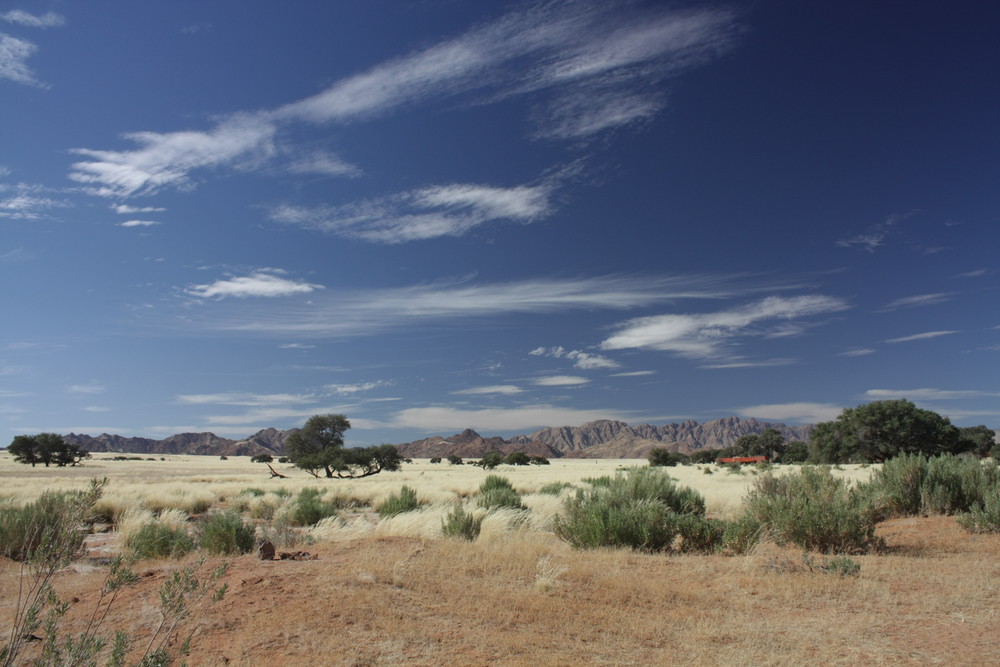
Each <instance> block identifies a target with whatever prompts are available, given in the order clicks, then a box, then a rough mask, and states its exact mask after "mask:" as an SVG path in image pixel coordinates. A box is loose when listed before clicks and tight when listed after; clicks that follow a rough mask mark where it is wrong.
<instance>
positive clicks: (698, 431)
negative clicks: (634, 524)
mask: <svg viewBox="0 0 1000 667" xmlns="http://www.w3.org/2000/svg"><path fill="white" fill-rule="evenodd" d="M767 428H776V429H778V431H780V432H781V434H782V435H783V436H784V437H785V439H786V440H807V439H808V438H809V431H810V429H811V428H812V427H811V426H786V425H784V424H772V423H769V422H761V421H757V420H756V419H740V418H739V417H726V418H724V419H717V420H715V421H710V422H705V423H703V424H700V423H698V422H696V421H686V422H680V423H674V424H664V425H662V426H654V425H651V424H640V425H638V426H629V425H628V424H626V423H625V422H621V421H612V420H608V419H600V420H597V421H592V422H587V423H586V424H584V425H583V426H559V427H550V428H543V429H540V430H538V431H535V432H534V433H532V434H530V435H517V436H514V437H512V438H509V439H506V440H505V439H503V438H500V437H489V438H484V437H483V436H481V435H479V434H478V433H476V432H475V431H473V430H472V429H466V430H465V431H462V432H461V433H456V434H455V435H452V436H448V437H443V436H440V435H435V436H432V437H430V438H424V439H423V440H415V441H413V442H407V443H403V444H401V445H397V446H398V447H399V451H400V453H401V454H402V455H403V456H404V457H407V458H430V457H432V456H440V457H445V456H451V455H453V454H454V455H457V456H461V457H462V458H481V457H482V456H483V454H486V453H487V452H491V451H498V452H501V453H502V454H505V455H506V454H510V453H511V452H516V451H521V452H525V453H526V454H529V455H532V456H544V457H546V458H560V457H564V456H566V457H571V458H616V459H628V458H645V457H646V456H647V455H648V454H649V450H650V449H652V448H653V447H666V448H667V449H669V450H672V451H677V452H682V453H684V454H690V453H691V452H694V451H697V450H699V449H706V448H707V449H717V448H720V447H728V446H730V445H732V444H733V443H735V442H736V441H737V440H738V439H739V438H740V436H744V435H748V434H750V433H760V432H761V431H763V430H765V429H767ZM296 430H298V429H291V430H288V431H280V430H278V429H274V428H268V429H264V430H263V431H258V432H257V433H255V434H254V435H252V436H250V437H249V438H245V439H243V440H230V439H228V438H222V437H219V436H217V435H215V434H214V433H180V434H178V435H172V436H170V437H169V438H164V439H163V440H153V439H150V438H126V437H124V436H120V435H109V434H107V433H103V434H101V435H99V436H97V437H92V436H89V435H77V434H75V433H70V434H69V435H66V436H63V437H64V438H65V440H66V441H67V442H69V443H72V444H75V445H79V446H80V447H81V448H82V449H85V450H87V451H90V452H128V453H132V454H202V455H209V456H222V455H225V456H254V455H256V454H271V455H280V454H281V453H282V451H283V450H284V446H285V439H286V438H287V437H288V436H289V434H291V433H293V432H295V431H296Z"/></svg>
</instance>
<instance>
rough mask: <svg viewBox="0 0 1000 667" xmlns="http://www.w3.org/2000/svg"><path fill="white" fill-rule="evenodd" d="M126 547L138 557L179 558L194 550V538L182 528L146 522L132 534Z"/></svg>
mask: <svg viewBox="0 0 1000 667" xmlns="http://www.w3.org/2000/svg"><path fill="white" fill-rule="evenodd" d="M124 546H125V548H126V549H128V550H129V551H131V552H132V554H133V555H134V556H135V557H136V558H138V559H140V560H141V559H145V558H180V557H181V556H184V555H186V554H188V553H190V552H192V551H194V540H192V539H191V538H190V537H189V536H188V534H187V531H186V530H184V529H183V528H171V527H170V526H167V525H164V524H162V523H156V522H154V523H147V524H146V525H144V526H143V527H142V528H140V529H139V530H138V531H137V532H136V533H135V534H134V535H132V536H131V537H130V538H129V540H128V543H127V544H125V545H124Z"/></svg>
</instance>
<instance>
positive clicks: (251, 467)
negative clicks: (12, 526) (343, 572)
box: [0, 454, 871, 541]
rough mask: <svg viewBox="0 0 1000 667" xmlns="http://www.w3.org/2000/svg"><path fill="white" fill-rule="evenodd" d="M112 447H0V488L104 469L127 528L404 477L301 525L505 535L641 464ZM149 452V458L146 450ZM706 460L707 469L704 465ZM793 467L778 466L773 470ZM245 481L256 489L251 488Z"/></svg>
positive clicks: (723, 486)
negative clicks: (322, 462) (458, 528)
mask: <svg viewBox="0 0 1000 667" xmlns="http://www.w3.org/2000/svg"><path fill="white" fill-rule="evenodd" d="M112 456H113V455H112V454H96V455H95V456H94V458H92V459H90V460H87V461H85V462H84V464H83V465H80V466H78V467H70V468H54V467H53V468H44V467H34V468H32V467H30V466H25V465H22V464H18V463H14V461H13V459H12V458H11V457H10V456H9V455H7V454H2V455H0V488H2V491H0V496H6V497H8V498H9V499H10V500H9V501H10V502H14V503H23V502H25V501H27V500H30V499H32V498H35V497H37V496H38V495H39V494H40V493H41V492H42V491H43V490H46V489H56V490H60V489H82V488H85V487H86V485H87V484H88V482H89V480H90V479H92V478H94V477H108V478H109V479H110V483H109V485H108V487H107V490H106V492H105V494H104V497H103V498H102V499H101V501H100V502H99V505H98V508H97V509H98V511H99V512H100V513H101V514H102V515H105V516H107V517H109V518H110V519H112V520H114V521H115V523H117V524H120V526H119V527H120V528H122V529H123V530H125V531H128V530H136V529H137V528H138V527H139V526H141V524H142V523H143V522H148V521H150V520H152V518H153V516H154V515H163V514H164V513H166V514H167V518H166V519H163V518H161V521H163V520H167V521H174V522H175V521H176V520H177V517H178V516H181V515H182V514H184V513H186V514H201V513H204V512H205V511H207V510H208V509H209V508H213V507H214V508H233V509H237V510H239V511H241V512H244V513H246V514H247V515H248V516H249V518H251V519H260V520H271V519H280V518H282V517H283V516H284V515H285V514H286V513H287V512H288V511H289V510H290V508H291V504H292V502H293V499H294V496H295V494H297V492H298V491H299V490H301V489H303V488H307V487H311V488H315V489H319V490H321V491H322V492H323V498H324V500H327V501H330V500H333V499H334V498H339V499H340V500H341V501H344V500H352V501H354V502H355V503H356V504H359V505H366V506H368V507H375V506H377V505H378V504H380V503H381V502H382V501H384V500H385V499H386V498H387V497H389V496H390V495H392V494H395V493H398V492H399V489H400V487H401V486H403V485H404V484H405V485H407V486H409V487H411V488H413V489H415V490H416V493H417V497H418V499H419V500H420V502H421V503H422V504H423V506H422V507H421V509H420V510H417V511H413V512H406V513H403V514H400V515H397V516H395V517H390V518H385V519H381V520H379V519H378V518H377V517H375V516H373V515H372V513H371V512H370V511H369V512H365V511H356V512H352V511H350V510H347V511H342V512H340V513H339V515H338V516H335V517H330V518H329V519H325V520H323V521H321V522H320V523H319V524H317V525H316V526H314V527H312V528H311V529H309V531H308V533H309V535H310V536H311V538H312V539H314V540H321V541H323V540H335V539H349V538H358V537H365V536H379V535H384V536H393V535H395V536H405V537H419V538H424V539H426V538H433V537H437V536H439V535H440V533H441V523H442V521H443V520H444V517H445V515H446V514H447V513H448V512H449V511H450V510H451V509H452V508H453V507H454V506H455V504H456V503H463V504H464V506H465V508H466V510H467V511H471V512H472V513H473V514H475V515H477V516H479V517H481V518H483V525H482V533H481V536H480V539H481V540H484V541H489V540H491V539H493V538H495V537H503V536H507V535H509V534H511V533H513V532H542V533H545V532H550V531H551V530H552V522H553V519H554V517H555V516H556V514H557V513H558V512H559V511H560V509H561V507H562V500H563V498H565V496H566V494H570V493H573V488H572V487H570V488H567V489H564V490H563V491H562V492H561V494H560V495H550V494H542V493H539V490H540V489H542V487H544V486H546V485H551V484H555V483H565V484H571V485H574V486H577V487H579V486H581V485H583V484H584V480H586V479H588V478H594V477H601V476H605V475H614V474H615V472H616V471H618V470H621V469H625V468H628V467H632V466H642V465H646V461H645V460H641V459H596V460H595V459H553V460H551V463H550V465H543V466H535V465H532V466H500V467H499V468H497V469H495V470H493V471H485V470H482V469H481V468H478V467H476V466H472V465H468V464H466V465H459V466H453V465H450V464H448V463H447V462H445V463H437V464H431V463H430V462H429V460H427V459H418V460H415V461H414V462H413V463H409V464H404V466H403V469H402V470H400V471H398V472H386V473H381V474H379V475H375V476H372V477H368V478H364V479H325V478H323V479H317V478H315V477H312V476H311V475H309V474H308V473H306V472H304V471H302V470H298V469H296V468H294V467H292V466H289V465H281V464H274V465H275V468H276V469H277V470H279V471H280V472H281V473H282V474H286V475H288V479H279V478H272V477H270V473H269V471H268V469H267V467H266V466H264V465H263V464H259V463H251V462H250V460H249V457H229V458H228V459H227V460H222V459H220V458H218V457H212V456H164V457H163V459H164V460H160V458H161V457H159V456H155V457H144V458H143V460H130V461H114V460H112ZM148 458H152V459H153V460H147V459H148ZM706 469H709V470H711V471H712V474H706V472H705V470H706ZM795 469H797V468H796V467H794V466H786V467H778V468H776V469H775V472H776V474H782V473H783V472H786V471H788V470H795ZM665 470H666V471H667V472H668V473H669V474H670V475H671V476H672V477H674V478H676V479H677V480H678V482H679V483H680V484H681V485H683V486H690V487H692V488H694V489H697V490H698V491H699V492H700V493H701V494H702V495H703V496H704V497H705V500H706V505H707V509H708V513H709V515H711V516H717V517H732V516H734V515H736V514H737V513H738V512H739V508H740V505H741V503H742V499H743V497H744V495H745V494H746V493H747V491H748V490H749V489H750V487H751V485H752V484H753V481H754V480H755V479H756V478H757V477H758V475H759V474H760V473H759V472H758V471H757V470H756V469H755V468H753V467H746V468H744V469H743V474H736V473H733V472H731V471H729V470H728V469H727V468H724V467H720V466H715V465H693V466H678V467H674V468H665ZM870 471H871V469H870V468H862V467H860V466H844V467H843V469H835V470H834V472H835V474H837V475H840V476H842V477H845V478H847V479H850V480H852V481H859V480H864V479H867V478H868V476H869V474H870ZM490 474H494V475H501V476H504V477H506V478H508V479H509V480H510V481H511V483H512V484H513V485H514V487H515V489H517V491H518V492H519V493H521V494H522V496H523V502H524V504H525V505H526V506H527V507H528V508H529V510H530V511H528V512H523V511H514V510H503V511H496V510H494V511H490V512H487V511H486V510H483V509H480V508H477V507H476V506H475V503H474V501H473V500H472V498H473V497H474V495H475V493H476V491H477V489H478V488H479V485H480V484H481V483H482V481H483V480H484V479H485V478H486V477H487V476H488V475H490ZM251 490H255V491H256V493H252V492H251Z"/></svg>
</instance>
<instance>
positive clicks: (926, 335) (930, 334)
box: [885, 331, 958, 343]
mask: <svg viewBox="0 0 1000 667" xmlns="http://www.w3.org/2000/svg"><path fill="white" fill-rule="evenodd" d="M957 333H958V332H957V331H925V332H923V333H918V334H913V335H911V336H902V337H900V338H887V339H886V341H885V342H887V343H909V342H910V341H914V340H930V339H931V338H939V337H941V336H951V335H952V334H957Z"/></svg>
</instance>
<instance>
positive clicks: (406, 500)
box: [376, 485, 420, 518]
mask: <svg viewBox="0 0 1000 667" xmlns="http://www.w3.org/2000/svg"><path fill="white" fill-rule="evenodd" d="M419 508H420V501H419V500H417V492H416V491H415V490H413V489H412V488H410V487H408V486H405V485H404V486H403V487H402V488H400V489H399V493H396V494H393V495H391V496H389V497H388V498H386V499H385V500H384V501H383V502H382V503H381V504H380V505H379V506H378V507H377V508H376V511H377V512H378V515H379V516H380V517H382V518H386V517H390V516H396V515H397V514H402V513H403V512H412V511H413V510H415V509H419Z"/></svg>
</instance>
